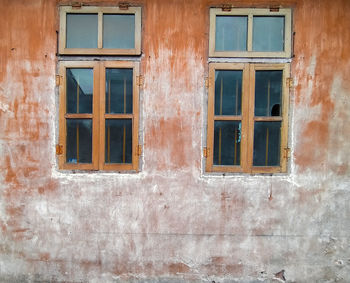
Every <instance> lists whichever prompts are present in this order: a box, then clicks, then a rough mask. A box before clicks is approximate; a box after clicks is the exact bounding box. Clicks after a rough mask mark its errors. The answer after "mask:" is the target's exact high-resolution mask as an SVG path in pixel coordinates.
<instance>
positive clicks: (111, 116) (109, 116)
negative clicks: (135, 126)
mask: <svg viewBox="0 0 350 283" xmlns="http://www.w3.org/2000/svg"><path fill="white" fill-rule="evenodd" d="M104 117H105V119H132V118H133V117H134V115H133V114H104Z"/></svg>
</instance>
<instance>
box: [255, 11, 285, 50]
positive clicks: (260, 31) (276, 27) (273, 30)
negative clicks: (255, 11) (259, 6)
mask: <svg viewBox="0 0 350 283" xmlns="http://www.w3.org/2000/svg"><path fill="white" fill-rule="evenodd" d="M283 50H284V17H263V16H256V17H253V51H271V52H272V51H283Z"/></svg>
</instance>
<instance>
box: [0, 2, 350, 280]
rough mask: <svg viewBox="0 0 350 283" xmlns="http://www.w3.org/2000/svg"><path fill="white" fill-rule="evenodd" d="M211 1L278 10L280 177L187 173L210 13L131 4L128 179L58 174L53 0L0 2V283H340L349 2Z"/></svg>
mask: <svg viewBox="0 0 350 283" xmlns="http://www.w3.org/2000/svg"><path fill="white" fill-rule="evenodd" d="M85 2H89V1H85ZM90 2H92V1H90ZM96 2H99V1H93V2H92V3H96ZM112 2H113V3H115V1H110V3H112ZM223 2H227V3H234V4H235V5H237V6H240V5H244V6H255V7H257V6H264V7H266V6H268V5H270V4H273V5H276V3H278V4H282V5H285V6H288V7H293V8H294V31H295V32H296V34H295V58H294V59H293V63H292V72H293V77H294V80H295V89H294V91H293V92H292V95H291V126H290V145H291V148H292V158H291V162H290V164H291V165H290V173H289V174H286V175H278V176H249V175H236V176H220V175H216V176H213V175H205V174H203V159H202V157H201V151H202V147H203V145H204V143H205V138H203V137H204V136H205V126H206V89H205V87H204V77H205V76H206V74H207V59H208V58H207V54H208V52H207V45H208V21H209V18H208V8H209V7H210V6H211V5H215V4H220V3H221V2H220V1H211V0H193V1H185V0H144V1H143V0H139V1H138V2H137V3H139V4H141V5H142V6H143V56H142V61H141V64H142V73H143V75H144V77H145V84H144V88H143V90H142V92H141V113H140V117H141V126H140V134H141V138H142V140H143V144H144V149H143V156H142V162H141V163H142V170H141V172H140V173H138V174H117V173H108V174H107V173H104V174H102V173H90V174H89V173H76V174H73V173H65V172H60V171H59V170H57V161H56V156H55V149H54V146H55V144H56V140H57V93H56V90H55V71H56V66H57V58H56V56H55V53H56V32H55V31H56V29H57V23H58V19H57V3H56V1H54V0H52V1H50V0H31V1H28V0H27V1H26V0H12V1H10V0H8V1H6V0H1V1H0V3H1V8H2V16H1V17H0V38H1V41H0V59H1V61H0V67H1V73H0V156H1V159H0V228H1V235H0V281H6V280H7V281H9V282H16V280H17V281H19V282H22V281H23V282H26V281H50V280H51V281H55V280H57V281H65V282H66V281H69V282H81V281H90V282H109V281H113V280H114V281H123V280H130V281H132V282H136V281H137V282H145V281H147V282H154V281H157V280H159V281H162V280H163V281H167V282H168V281H169V282H179V281H209V282H212V281H215V282H228V281H230V282H232V281H234V280H237V282H253V281H256V280H258V281H263V280H266V281H271V280H274V279H273V278H274V277H275V275H274V274H275V273H277V272H279V271H281V270H285V277H286V279H287V281H288V282H316V281H318V282H335V281H338V282H350V238H349V237H350V220H349V219H350V205H349V203H350V178H349V173H350V166H349V165H350V164H349V156H350V114H349V113H350V111H349V110H350V107H349V101H350V77H349V70H350V48H349V45H350V31H349V30H350V17H349V13H350V1H348V0H343V1H341V0H333V1H327V0H323V1H322V0H318V1H317V0H300V1H285V0H281V1H267V0H255V1H223ZM61 3H63V2H61ZM101 3H102V1H101ZM103 3H106V4H108V1H103ZM135 3H136V2H135ZM275 280H276V279H275Z"/></svg>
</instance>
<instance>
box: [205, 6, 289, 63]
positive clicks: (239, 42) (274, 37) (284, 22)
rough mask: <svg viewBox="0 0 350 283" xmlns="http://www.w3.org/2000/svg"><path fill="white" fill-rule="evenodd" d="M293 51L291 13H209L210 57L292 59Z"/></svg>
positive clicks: (247, 10) (277, 11) (255, 10)
mask: <svg viewBox="0 0 350 283" xmlns="http://www.w3.org/2000/svg"><path fill="white" fill-rule="evenodd" d="M290 47H291V10H290V9H277V10H276V11H271V10H270V9H240V8H234V9H231V10H230V11H224V10H223V9H219V8H217V9H216V8H215V9H210V34H209V56H212V57H290V54H291V48H290Z"/></svg>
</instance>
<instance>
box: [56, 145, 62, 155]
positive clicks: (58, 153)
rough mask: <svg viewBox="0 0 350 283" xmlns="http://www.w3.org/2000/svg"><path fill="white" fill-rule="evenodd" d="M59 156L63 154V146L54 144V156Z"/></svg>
mask: <svg viewBox="0 0 350 283" xmlns="http://www.w3.org/2000/svg"><path fill="white" fill-rule="evenodd" d="M61 154H63V145H61V144H56V155H61Z"/></svg>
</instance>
